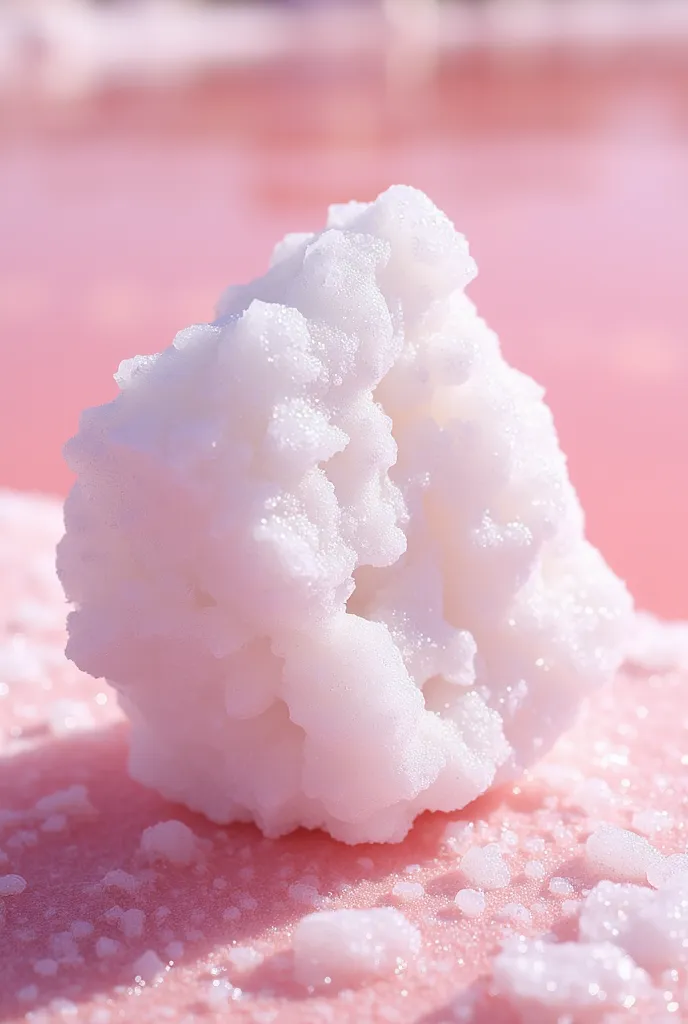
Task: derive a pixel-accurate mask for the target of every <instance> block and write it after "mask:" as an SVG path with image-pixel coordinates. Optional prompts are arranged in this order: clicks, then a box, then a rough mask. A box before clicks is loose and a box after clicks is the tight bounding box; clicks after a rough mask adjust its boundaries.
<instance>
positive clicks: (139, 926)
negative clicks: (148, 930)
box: [118, 907, 146, 939]
mask: <svg viewBox="0 0 688 1024" xmlns="http://www.w3.org/2000/svg"><path fill="white" fill-rule="evenodd" d="M118 923H119V927H120V928H121V930H122V932H123V933H124V935H125V936H126V938H127V939H137V938H139V937H140V936H141V935H143V930H144V926H145V924H146V915H145V913H144V912H143V910H139V908H138V907H132V908H131V909H130V910H125V911H124V913H123V914H122V915H121V917H120V919H119V922H118Z"/></svg>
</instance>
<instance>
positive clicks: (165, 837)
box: [141, 819, 200, 867]
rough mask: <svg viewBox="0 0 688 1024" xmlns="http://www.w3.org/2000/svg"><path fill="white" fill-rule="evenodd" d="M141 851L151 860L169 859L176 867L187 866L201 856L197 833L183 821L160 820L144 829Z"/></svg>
mask: <svg viewBox="0 0 688 1024" xmlns="http://www.w3.org/2000/svg"><path fill="white" fill-rule="evenodd" d="M141 852H142V853H143V855H144V856H145V857H146V859H147V860H149V861H167V862H168V863H169V864H173V865H174V866H175V867H186V866H188V865H189V864H192V863H193V862H194V861H195V860H197V859H198V857H199V853H200V850H199V844H198V839H197V837H196V835H195V834H194V833H193V832H192V831H191V829H190V828H189V826H188V825H185V824H184V823H183V822H181V821H177V820H175V819H172V820H171V821H160V822H158V824H157V825H151V826H150V828H147V829H144V831H143V834H142V836H141Z"/></svg>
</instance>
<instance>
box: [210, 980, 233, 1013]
mask: <svg viewBox="0 0 688 1024" xmlns="http://www.w3.org/2000/svg"><path fill="white" fill-rule="evenodd" d="M240 996H241V989H240V988H235V987H234V985H232V984H231V982H229V981H228V980H227V979H226V978H215V979H214V980H213V981H211V982H210V984H209V985H206V986H205V988H204V990H203V996H202V998H203V1002H204V1003H205V1005H206V1006H207V1007H208V1009H209V1010H211V1011H212V1010H215V1011H220V1012H221V1011H222V1010H223V1009H225V1008H226V1007H227V1005H228V1003H230V1002H232V1001H234V1000H236V999H238V998H239V997H240Z"/></svg>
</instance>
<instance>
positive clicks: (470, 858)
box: [459, 843, 511, 889]
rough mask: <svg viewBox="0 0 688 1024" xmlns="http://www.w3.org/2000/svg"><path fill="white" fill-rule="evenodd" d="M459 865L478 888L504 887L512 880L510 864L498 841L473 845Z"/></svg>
mask: <svg viewBox="0 0 688 1024" xmlns="http://www.w3.org/2000/svg"><path fill="white" fill-rule="evenodd" d="M459 866H460V868H461V872H462V874H463V875H465V877H466V878H467V879H468V881H469V882H470V883H471V884H472V885H474V886H476V888H478V889H503V888H504V887H505V886H507V885H508V884H509V882H510V881H511V871H510V869H509V865H508V864H507V862H506V861H505V860H504V857H503V854H502V851H501V849H500V847H499V846H498V845H497V843H488V845H487V846H471V848H470V850H468V852H467V853H465V854H464V856H463V857H462V858H461V861H460V864H459Z"/></svg>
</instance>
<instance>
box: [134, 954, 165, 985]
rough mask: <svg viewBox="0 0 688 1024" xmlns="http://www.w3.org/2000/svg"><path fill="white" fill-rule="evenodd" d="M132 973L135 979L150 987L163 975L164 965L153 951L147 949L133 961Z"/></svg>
mask: <svg viewBox="0 0 688 1024" xmlns="http://www.w3.org/2000/svg"><path fill="white" fill-rule="evenodd" d="M132 971H133V974H134V977H135V978H140V979H141V981H143V982H145V983H146V985H152V984H153V982H154V981H158V980H159V979H160V978H162V977H163V975H164V974H165V964H164V963H163V962H162V960H161V959H160V957H159V956H158V954H157V953H156V952H155V950H153V949H147V950H146V952H145V953H142V954H141V956H140V957H139V958H138V959H137V960H135V961H134V963H133V965H132Z"/></svg>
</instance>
